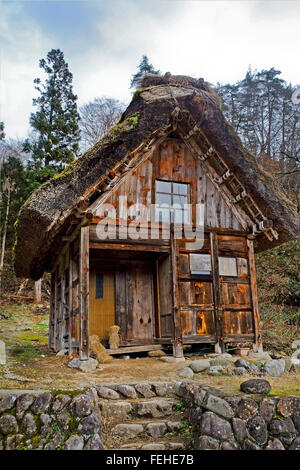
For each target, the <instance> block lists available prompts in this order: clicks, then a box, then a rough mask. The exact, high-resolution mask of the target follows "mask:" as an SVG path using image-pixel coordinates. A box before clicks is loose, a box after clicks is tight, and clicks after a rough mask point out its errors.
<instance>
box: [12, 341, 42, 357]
mask: <svg viewBox="0 0 300 470" xmlns="http://www.w3.org/2000/svg"><path fill="white" fill-rule="evenodd" d="M11 353H12V356H13V359H14V360H22V359H32V358H35V357H39V353H38V351H37V350H36V349H35V348H34V347H33V346H32V345H31V344H28V345H26V346H15V347H14V348H13V350H12V351H11Z"/></svg>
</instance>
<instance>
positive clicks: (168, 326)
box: [157, 256, 174, 338]
mask: <svg viewBox="0 0 300 470" xmlns="http://www.w3.org/2000/svg"><path fill="white" fill-rule="evenodd" d="M157 276H158V282H157V285H158V308H159V322H160V328H159V329H160V335H161V337H162V338H168V337H172V336H173V330H174V321H173V315H172V283H171V265H170V257H169V256H166V257H164V258H161V259H159V260H158V261H157Z"/></svg>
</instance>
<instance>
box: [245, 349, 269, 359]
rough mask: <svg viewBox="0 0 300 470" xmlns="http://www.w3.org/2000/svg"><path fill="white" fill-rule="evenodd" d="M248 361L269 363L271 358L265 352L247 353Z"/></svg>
mask: <svg viewBox="0 0 300 470" xmlns="http://www.w3.org/2000/svg"><path fill="white" fill-rule="evenodd" d="M248 357H249V359H255V360H256V361H270V360H271V356H270V354H269V353H267V352H264V351H262V352H254V351H249V354H248Z"/></svg>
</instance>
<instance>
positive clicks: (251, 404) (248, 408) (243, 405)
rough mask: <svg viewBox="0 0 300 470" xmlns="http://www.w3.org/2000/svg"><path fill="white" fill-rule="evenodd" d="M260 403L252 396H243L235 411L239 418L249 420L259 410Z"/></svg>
mask: <svg viewBox="0 0 300 470" xmlns="http://www.w3.org/2000/svg"><path fill="white" fill-rule="evenodd" d="M257 408H258V405H257V403H256V402H255V401H254V400H252V398H242V399H241V401H240V403H239V405H238V407H237V409H236V412H235V416H236V417H237V418H241V419H244V420H247V419H248V418H250V416H251V415H253V414H254V413H255V412H256V411H257Z"/></svg>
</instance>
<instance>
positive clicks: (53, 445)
mask: <svg viewBox="0 0 300 470" xmlns="http://www.w3.org/2000/svg"><path fill="white" fill-rule="evenodd" d="M62 442H63V440H62V435H61V433H60V432H57V433H56V434H55V435H54V437H53V440H52V441H51V442H48V443H47V444H46V445H45V446H44V450H56V449H57V448H58V447H60V446H61V445H62ZM67 450H72V449H67ZM74 450H75V449H74Z"/></svg>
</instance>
